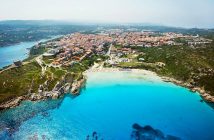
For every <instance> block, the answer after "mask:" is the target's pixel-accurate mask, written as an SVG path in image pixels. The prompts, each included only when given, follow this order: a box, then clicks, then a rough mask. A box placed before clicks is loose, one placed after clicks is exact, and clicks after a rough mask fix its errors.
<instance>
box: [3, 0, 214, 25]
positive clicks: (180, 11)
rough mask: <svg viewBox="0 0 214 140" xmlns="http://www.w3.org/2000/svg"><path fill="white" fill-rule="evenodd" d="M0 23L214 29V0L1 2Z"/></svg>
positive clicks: (47, 0) (22, 0)
mask: <svg viewBox="0 0 214 140" xmlns="http://www.w3.org/2000/svg"><path fill="white" fill-rule="evenodd" d="M0 20H69V21H75V22H97V23H152V24H160V25H167V26H177V27H201V28H214V0H0Z"/></svg>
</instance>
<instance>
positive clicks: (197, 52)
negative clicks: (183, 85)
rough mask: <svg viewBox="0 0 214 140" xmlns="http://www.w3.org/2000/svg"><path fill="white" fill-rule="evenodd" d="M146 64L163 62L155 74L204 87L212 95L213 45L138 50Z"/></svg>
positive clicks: (213, 76)
mask: <svg viewBox="0 0 214 140" xmlns="http://www.w3.org/2000/svg"><path fill="white" fill-rule="evenodd" d="M139 50H140V51H142V52H144V53H145V54H144V55H141V56H139V57H143V58H144V59H145V62H147V63H155V62H163V63H165V64H166V65H165V67H163V68H156V69H152V70H154V71H156V72H157V73H159V74H161V75H164V76H169V77H174V78H175V79H178V80H182V81H186V82H190V83H192V84H193V85H196V86H200V87H204V88H205V90H207V91H210V92H211V94H212V95H214V86H213V85H214V59H213V58H214V44H213V43H212V44H211V45H209V46H206V47H202V46H201V47H197V48H192V47H188V46H163V47H158V48H157V47H153V48H140V49H139ZM148 69H150V67H148Z"/></svg>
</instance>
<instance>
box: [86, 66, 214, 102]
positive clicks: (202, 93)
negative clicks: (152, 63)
mask: <svg viewBox="0 0 214 140" xmlns="http://www.w3.org/2000/svg"><path fill="white" fill-rule="evenodd" d="M96 66H97V67H92V68H91V69H89V70H87V71H86V72H85V75H87V74H89V73H94V72H133V73H136V74H143V75H147V76H149V77H150V78H152V79H157V80H158V79H159V80H162V81H164V82H171V83H174V84H176V85H179V86H182V87H185V88H188V89H190V90H191V91H192V92H194V93H195V92H198V93H199V94H200V96H201V97H202V98H203V99H204V100H205V101H206V102H210V103H214V96H211V95H210V94H209V93H207V92H206V91H205V90H204V89H202V88H200V87H195V86H193V85H191V84H189V83H186V82H183V81H179V80H176V79H174V78H170V77H165V76H159V75H158V74H156V73H155V72H152V71H148V70H143V69H122V68H103V67H102V66H98V65H96Z"/></svg>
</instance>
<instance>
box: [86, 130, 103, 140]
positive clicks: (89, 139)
mask: <svg viewBox="0 0 214 140" xmlns="http://www.w3.org/2000/svg"><path fill="white" fill-rule="evenodd" d="M86 140H103V138H101V137H100V135H99V134H98V133H97V132H96V131H94V132H93V133H92V135H91V136H89V135H88V136H87V137H86Z"/></svg>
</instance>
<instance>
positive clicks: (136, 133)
mask: <svg viewBox="0 0 214 140" xmlns="http://www.w3.org/2000/svg"><path fill="white" fill-rule="evenodd" d="M132 128H133V129H135V130H133V132H132V134H131V139H132V140H179V139H180V138H178V137H175V136H171V135H167V136H165V135H164V133H163V132H162V131H160V130H158V129H154V128H153V127H151V126H150V125H146V126H144V127H142V126H140V125H139V124H137V123H135V124H133V125H132Z"/></svg>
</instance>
